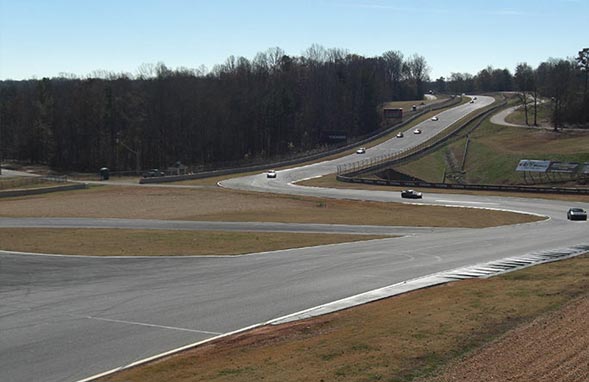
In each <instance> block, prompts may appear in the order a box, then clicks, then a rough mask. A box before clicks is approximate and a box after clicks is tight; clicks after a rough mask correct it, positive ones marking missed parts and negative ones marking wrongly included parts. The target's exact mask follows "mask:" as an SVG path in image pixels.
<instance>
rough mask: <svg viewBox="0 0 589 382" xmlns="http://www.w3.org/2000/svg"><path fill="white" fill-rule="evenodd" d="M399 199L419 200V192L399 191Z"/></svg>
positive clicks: (420, 195)
mask: <svg viewBox="0 0 589 382" xmlns="http://www.w3.org/2000/svg"><path fill="white" fill-rule="evenodd" d="M401 197H402V198H405V199H421V197H422V194H421V192H417V191H415V190H403V191H401Z"/></svg>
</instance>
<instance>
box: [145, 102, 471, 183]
mask: <svg viewBox="0 0 589 382" xmlns="http://www.w3.org/2000/svg"><path fill="white" fill-rule="evenodd" d="M460 102H461V99H460V98H458V97H456V98H451V99H448V100H447V101H444V102H439V103H435V104H430V105H426V106H424V107H422V108H420V109H419V110H418V111H416V112H414V114H412V115H411V116H410V117H408V118H406V119H404V120H403V121H401V122H399V123H397V124H395V125H393V126H391V127H389V128H387V129H385V130H382V131H380V132H378V133H376V134H373V135H370V136H369V137H366V138H362V139H360V140H358V141H354V142H353V143H350V144H346V145H345V146H341V147H337V148H334V149H331V150H328V151H324V152H321V153H316V154H312V155H307V156H302V157H298V158H296V159H291V160H286V161H281V162H274V163H264V164H258V165H254V166H245V167H239V168H228V169H220V170H213V171H203V172H198V173H194V174H187V175H171V176H160V177H153V178H141V179H140V180H139V183H141V184H145V183H165V182H178V181H181V180H192V179H202V178H210V177H216V176H223V175H230V174H239V173H244V172H251V171H262V170H266V169H268V168H271V167H274V168H278V167H285V166H292V165H296V164H301V163H305V162H310V161H314V160H317V159H321V158H324V157H327V156H331V155H334V154H339V153H342V152H344V151H347V150H351V149H353V148H356V147H358V146H362V145H364V144H367V143H370V142H371V141H373V140H375V139H378V138H381V137H384V136H385V135H388V134H390V133H391V132H393V131H395V130H398V129H400V128H402V127H404V126H406V125H408V124H409V123H411V122H413V121H414V120H415V119H417V118H419V117H420V116H422V115H424V114H427V113H429V112H431V111H435V110H439V109H444V108H447V107H450V106H454V105H457V104H459V103H460Z"/></svg>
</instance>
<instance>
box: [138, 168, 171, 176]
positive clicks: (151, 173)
mask: <svg viewBox="0 0 589 382" xmlns="http://www.w3.org/2000/svg"><path fill="white" fill-rule="evenodd" d="M165 175H166V173H165V172H163V171H160V170H159V169H157V168H152V169H151V170H148V171H146V172H144V173H143V177H144V178H155V177H158V176H165Z"/></svg>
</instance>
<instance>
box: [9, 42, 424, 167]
mask: <svg viewBox="0 0 589 382" xmlns="http://www.w3.org/2000/svg"><path fill="white" fill-rule="evenodd" d="M426 80H427V64H426V62H425V59H424V58H423V57H421V56H418V55H413V56H410V57H408V58H405V57H404V56H403V55H402V54H401V53H400V52H392V51H391V52H387V53H385V54H383V55H382V56H381V57H376V58H365V57H361V56H358V55H354V54H349V53H347V52H345V51H343V50H339V49H324V48H322V47H320V46H317V45H314V46H312V47H311V48H309V49H308V50H307V51H306V52H305V54H304V55H302V56H300V57H291V56H288V55H286V54H285V53H284V52H283V51H282V50H281V49H279V48H273V49H269V50H267V51H266V52H263V53H259V54H257V55H256V56H255V58H254V59H253V60H251V61H250V60H248V59H246V58H243V57H239V58H235V57H229V58H228V59H227V60H226V62H225V63H224V64H223V65H218V66H215V67H214V68H213V69H212V70H211V71H210V72H205V71H204V70H193V69H185V68H180V69H174V70H172V69H169V68H167V67H166V66H165V65H164V64H157V65H142V66H141V67H140V68H139V71H138V74H137V75H135V76H131V75H128V74H109V73H95V74H94V75H92V76H89V77H88V78H76V77H75V76H68V75H63V76H60V77H59V78H50V79H48V78H43V79H41V80H28V81H3V82H1V83H0V117H1V127H0V129H1V134H2V135H1V137H0V145H1V148H2V152H3V157H4V158H8V159H15V160H19V161H27V162H33V163H46V164H49V165H50V166H52V167H54V168H59V169H62V170H76V171H96V169H97V168H99V167H101V166H108V167H110V168H111V169H113V170H119V171H120V170H135V169H137V170H140V169H145V168H150V167H159V168H166V167H168V166H169V165H172V164H174V163H176V162H182V163H185V164H188V165H190V166H193V167H198V166H200V167H203V166H206V167H218V166H224V165H229V164H234V163H238V162H239V163H247V162H251V161H254V160H260V159H262V160H268V159H277V158H285V157H289V156H293V155H297V154H300V153H304V152H308V151H311V150H316V149H317V148H319V147H321V146H325V145H326V144H327V143H329V140H328V139H327V137H328V136H329V134H330V133H333V132H336V133H337V135H339V136H346V137H347V138H348V139H353V138H354V137H358V136H364V135H366V134H369V133H371V132H373V131H375V130H377V129H379V114H378V105H379V104H381V103H382V102H384V101H390V100H412V99H421V98H422V97H423V93H424V83H425V81H426ZM332 135H333V134H332Z"/></svg>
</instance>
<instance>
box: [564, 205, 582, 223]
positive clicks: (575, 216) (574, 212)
mask: <svg viewBox="0 0 589 382" xmlns="http://www.w3.org/2000/svg"><path fill="white" fill-rule="evenodd" d="M567 219H569V220H587V211H585V210H584V209H582V208H578V207H575V208H569V210H568V212H567Z"/></svg>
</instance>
